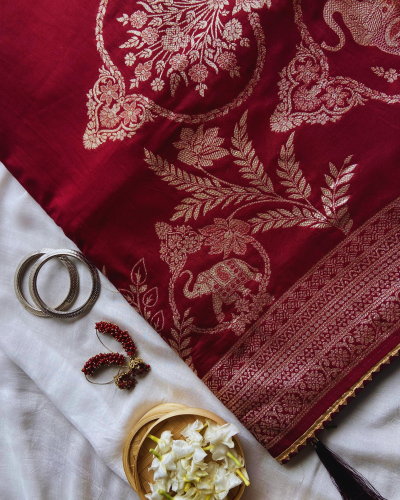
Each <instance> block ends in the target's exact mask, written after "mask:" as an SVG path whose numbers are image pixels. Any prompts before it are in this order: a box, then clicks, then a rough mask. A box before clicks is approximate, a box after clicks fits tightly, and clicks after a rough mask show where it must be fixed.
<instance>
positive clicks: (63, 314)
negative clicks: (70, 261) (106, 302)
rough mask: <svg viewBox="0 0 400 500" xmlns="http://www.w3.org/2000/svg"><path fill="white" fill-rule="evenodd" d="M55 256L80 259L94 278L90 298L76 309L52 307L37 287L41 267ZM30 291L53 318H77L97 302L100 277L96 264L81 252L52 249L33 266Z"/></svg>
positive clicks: (44, 310) (34, 298)
mask: <svg viewBox="0 0 400 500" xmlns="http://www.w3.org/2000/svg"><path fill="white" fill-rule="evenodd" d="M55 257H58V258H61V257H73V258H75V259H78V260H79V261H81V262H82V263H83V264H84V265H85V266H86V267H87V269H88V270H89V273H90V276H91V278H92V289H91V292H90V295H89V297H88V299H87V300H86V301H85V303H84V304H82V305H81V306H79V307H77V308H76V309H72V310H71V311H62V310H57V309H52V308H51V307H49V306H48V305H47V304H45V303H44V302H43V300H42V298H41V297H40V295H39V292H38V289H37V277H38V274H39V271H40V269H41V268H42V267H43V266H44V264H45V263H46V262H47V261H49V260H50V259H53V258H55ZM29 292H30V294H31V296H32V299H33V301H34V302H35V304H36V305H37V306H38V307H39V308H40V309H41V310H42V311H43V312H44V313H46V314H47V315H48V316H51V317H52V318H63V319H68V318H75V317H76V316H79V315H81V314H83V313H84V312H86V311H87V310H88V309H90V308H91V307H92V306H93V304H94V303H95V302H96V300H97V298H98V297H99V294H100V277H99V273H98V271H97V269H96V268H95V267H94V265H93V264H92V263H91V262H90V261H89V260H88V259H87V258H86V257H85V256H84V255H83V254H82V253H81V252H77V251H76V250H68V249H60V250H50V251H49V252H47V253H46V254H45V255H43V256H42V257H41V258H40V259H39V260H38V261H37V262H36V263H35V264H34V266H33V267H32V270H31V272H30V275H29Z"/></svg>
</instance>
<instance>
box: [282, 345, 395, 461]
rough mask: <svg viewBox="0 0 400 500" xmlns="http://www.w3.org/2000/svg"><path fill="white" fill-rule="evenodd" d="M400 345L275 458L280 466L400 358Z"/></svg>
mask: <svg viewBox="0 0 400 500" xmlns="http://www.w3.org/2000/svg"><path fill="white" fill-rule="evenodd" d="M399 352H400V344H398V345H397V346H396V347H395V348H394V349H392V350H391V351H390V352H389V354H387V355H386V356H385V357H383V358H382V359H381V360H380V361H379V362H378V363H376V364H375V365H374V366H373V367H372V368H371V369H370V370H368V372H367V373H366V374H365V375H363V376H362V377H361V378H360V379H359V380H358V382H357V383H355V384H354V385H353V386H352V387H351V388H350V389H349V390H348V391H346V392H345V393H344V394H343V396H341V397H340V398H339V399H338V400H337V401H336V402H335V403H334V404H333V405H332V406H331V407H330V408H329V410H327V411H326V412H325V413H324V414H323V415H321V417H320V418H319V419H318V420H316V422H314V424H313V425H312V426H311V427H310V428H309V429H308V430H307V431H306V432H305V433H304V434H303V435H302V436H301V437H299V439H297V440H296V441H295V442H294V443H293V444H292V445H291V446H290V447H289V448H287V449H286V450H285V451H284V452H282V453H281V454H280V455H279V456H278V457H276V458H275V460H277V461H278V462H279V463H280V464H283V463H285V462H286V461H287V460H289V459H290V458H291V457H292V456H293V455H295V454H296V453H298V451H299V448H300V446H303V445H305V444H307V442H308V441H309V440H310V439H312V438H313V437H315V433H316V431H317V430H318V429H322V428H323V427H324V425H325V424H326V423H327V422H329V421H331V420H332V417H333V416H334V414H335V413H338V412H339V411H340V408H341V407H342V406H346V405H347V403H348V402H349V401H350V399H351V398H354V397H355V396H356V391H357V390H358V389H363V388H364V384H365V382H368V381H371V380H372V376H373V374H374V373H377V372H379V371H380V370H381V368H382V366H383V365H388V364H390V362H391V361H392V358H394V357H397V356H399Z"/></svg>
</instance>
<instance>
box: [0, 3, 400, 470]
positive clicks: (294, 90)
mask: <svg viewBox="0 0 400 500" xmlns="http://www.w3.org/2000/svg"><path fill="white" fill-rule="evenodd" d="M0 12H1V18H2V21H3V22H2V30H1V32H0V51H1V57H0V67H1V74H2V77H1V83H0V110H1V111H0V113H1V114H0V117H1V120H0V127H1V141H0V159H1V160H2V161H3V162H4V164H5V165H6V167H7V168H8V169H9V170H10V171H11V172H12V173H13V174H14V176H15V177H16V178H17V179H18V180H19V181H20V182H21V184H22V185H23V186H24V187H25V188H26V189H27V190H28V192H29V193H30V194H31V195H32V196H33V197H34V198H35V199H36V200H37V201H38V203H40V204H41V206H42V207H43V208H44V209H45V210H46V211H47V212H48V214H49V215H50V216H51V217H53V219H54V220H55V221H56V222H57V224H59V225H60V226H61V227H62V228H63V230H64V231H65V233H66V234H67V236H69V237H70V238H71V239H72V240H73V241H75V242H76V244H77V245H78V246H79V247H80V248H81V249H82V251H83V252H84V253H85V254H86V255H87V256H88V257H89V258H90V259H91V260H92V261H93V262H94V263H95V264H96V265H97V266H98V267H99V268H100V269H105V272H106V274H107V276H108V277H109V279H110V280H111V281H112V282H113V283H114V284H115V285H116V286H117V288H118V289H119V290H120V291H121V293H122V294H123V295H124V296H125V298H126V299H127V300H128V302H129V303H130V304H131V305H132V306H133V307H134V308H135V309H136V310H137V311H138V312H139V313H140V314H142V315H143V316H144V317H145V318H146V319H147V321H149V323H150V324H151V325H152V326H153V327H154V328H155V329H156V330H157V331H158V332H159V333H160V335H162V337H163V338H164V339H165V341H166V342H167V343H168V344H169V345H170V346H171V348H172V349H174V350H175V351H176V352H177V353H178V355H179V356H180V357H181V358H182V359H183V360H184V361H185V362H186V363H187V364H188V365H189V366H190V367H191V368H192V369H193V370H194V371H195V372H196V373H197V374H198V376H199V377H200V378H201V379H202V380H203V381H204V383H205V384H206V385H207V386H208V387H209V388H210V389H211V390H212V391H213V392H214V393H215V394H216V395H217V396H218V398H219V399H220V400H221V401H222V402H223V403H224V404H225V405H226V406H227V407H228V408H229V409H230V410H232V411H233V412H234V413H235V415H236V416H237V417H238V418H240V420H241V421H242V422H243V424H244V425H245V426H246V427H247V428H248V429H249V430H250V431H251V432H252V433H253V434H254V436H255V437H256V438H257V439H258V440H259V441H260V442H261V443H262V444H263V445H264V446H265V447H266V448H267V449H268V450H269V452H270V453H271V455H272V456H273V457H274V458H276V459H277V460H278V461H280V462H285V461H287V460H288V459H289V458H290V457H291V456H292V455H293V454H294V453H296V452H297V451H298V450H299V448H301V447H302V446H303V445H305V444H306V442H307V440H309V439H311V438H312V437H313V436H314V435H315V432H316V431H318V430H319V429H321V428H322V427H323V426H324V424H325V423H326V422H328V421H329V420H330V419H331V417H332V415H333V414H334V413H336V412H337V411H339V409H340V407H341V406H343V405H345V404H346V403H347V401H348V400H349V398H351V397H353V396H354V395H355V394H356V393H357V391H358V390H359V389H361V388H362V387H363V386H364V384H365V383H366V382H367V381H368V380H371V378H372V376H373V375H374V373H376V372H378V371H379V370H380V368H381V366H382V365H383V364H385V363H388V362H390V360H391V358H392V357H393V356H395V355H397V353H398V350H399V348H400V296H399V292H400V281H399V272H400V198H399V196H400V173H399V172H400V170H399V169H400V141H399V126H400V78H399V77H400V59H397V58H398V57H399V56H400V4H399V2H398V1H397V0H391V1H390V0H375V1H373V0H371V1H370V2H366V1H358V2H356V1H351V0H344V1H343V2H341V3H340V4H339V3H336V4H335V3H334V1H333V0H327V1H326V0H324V1H317V0H234V1H232V0H179V1H172V0H143V1H139V2H135V1H126V0H125V1H123V0H87V1H85V2H81V1H78V0H70V1H69V2H62V1H60V0H57V1H54V0H53V1H50V0H37V1H36V2H34V3H32V2H28V1H26V0H12V1H11V0H5V1H3V2H2V3H1V5H0ZM43 243H44V244H45V242H43ZM199 404H200V403H199Z"/></svg>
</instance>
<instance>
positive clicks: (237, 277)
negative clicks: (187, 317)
mask: <svg viewBox="0 0 400 500" xmlns="http://www.w3.org/2000/svg"><path fill="white" fill-rule="evenodd" d="M185 273H187V274H189V279H188V280H187V282H186V284H185V287H184V290H183V293H184V295H185V297H187V298H188V299H196V298H198V297H201V296H202V295H209V294H212V301H213V308H214V312H215V314H216V316H217V320H218V321H219V322H221V321H223V319H224V317H225V315H224V313H223V312H222V305H223V304H232V303H234V302H235V301H236V300H237V299H239V297H240V295H239V293H240V294H242V296H246V295H248V294H249V293H250V290H249V289H248V288H246V286H245V285H246V284H247V283H248V282H249V281H257V282H261V281H262V277H263V275H262V273H260V272H258V269H256V268H254V267H251V266H250V265H248V264H247V263H246V262H244V261H243V260H240V259H227V260H224V261H222V262H218V263H217V264H215V265H214V266H212V267H211V269H208V270H207V271H203V272H201V273H199V274H198V275H197V279H196V281H195V283H194V285H193V289H192V290H189V285H190V283H191V282H192V280H193V274H192V273H191V271H189V270H186V271H183V272H182V273H181V276H182V275H183V274H185Z"/></svg>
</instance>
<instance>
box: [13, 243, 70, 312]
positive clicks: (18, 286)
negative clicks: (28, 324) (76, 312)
mask: <svg viewBox="0 0 400 500" xmlns="http://www.w3.org/2000/svg"><path fill="white" fill-rule="evenodd" d="M51 251H53V249H51V248H42V249H41V250H36V251H35V252H31V253H30V254H28V255H26V256H25V257H24V258H23V259H22V260H21V262H20V263H19V264H18V267H17V269H16V271H15V274H14V290H15V294H16V296H17V298H18V300H19V301H20V302H21V304H22V305H23V306H24V307H25V309H26V310H27V311H29V312H30V313H31V314H34V315H35V316H40V317H42V318H46V317H47V318H48V317H49V314H47V313H46V312H44V311H43V310H41V309H38V308H36V307H35V306H33V305H32V304H30V303H29V302H28V301H27V300H26V298H25V296H24V293H23V291H22V278H23V277H24V274H25V271H26V269H27V267H29V265H30V263H31V262H32V260H34V259H35V258H37V257H41V256H42V255H45V254H47V253H48V252H51ZM59 259H60V261H61V263H62V264H64V266H65V267H66V268H67V270H68V274H69V278H70V287H69V291H68V294H67V296H66V297H65V299H64V300H63V301H62V303H61V304H60V305H58V306H57V307H56V308H55V310H56V311H62V310H64V309H67V308H68V307H69V306H70V305H71V304H72V303H73V302H74V300H75V298H76V296H77V295H78V291H79V275H78V271H77V270H76V267H75V265H74V264H73V263H72V262H71V261H70V260H69V259H68V257H59Z"/></svg>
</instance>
